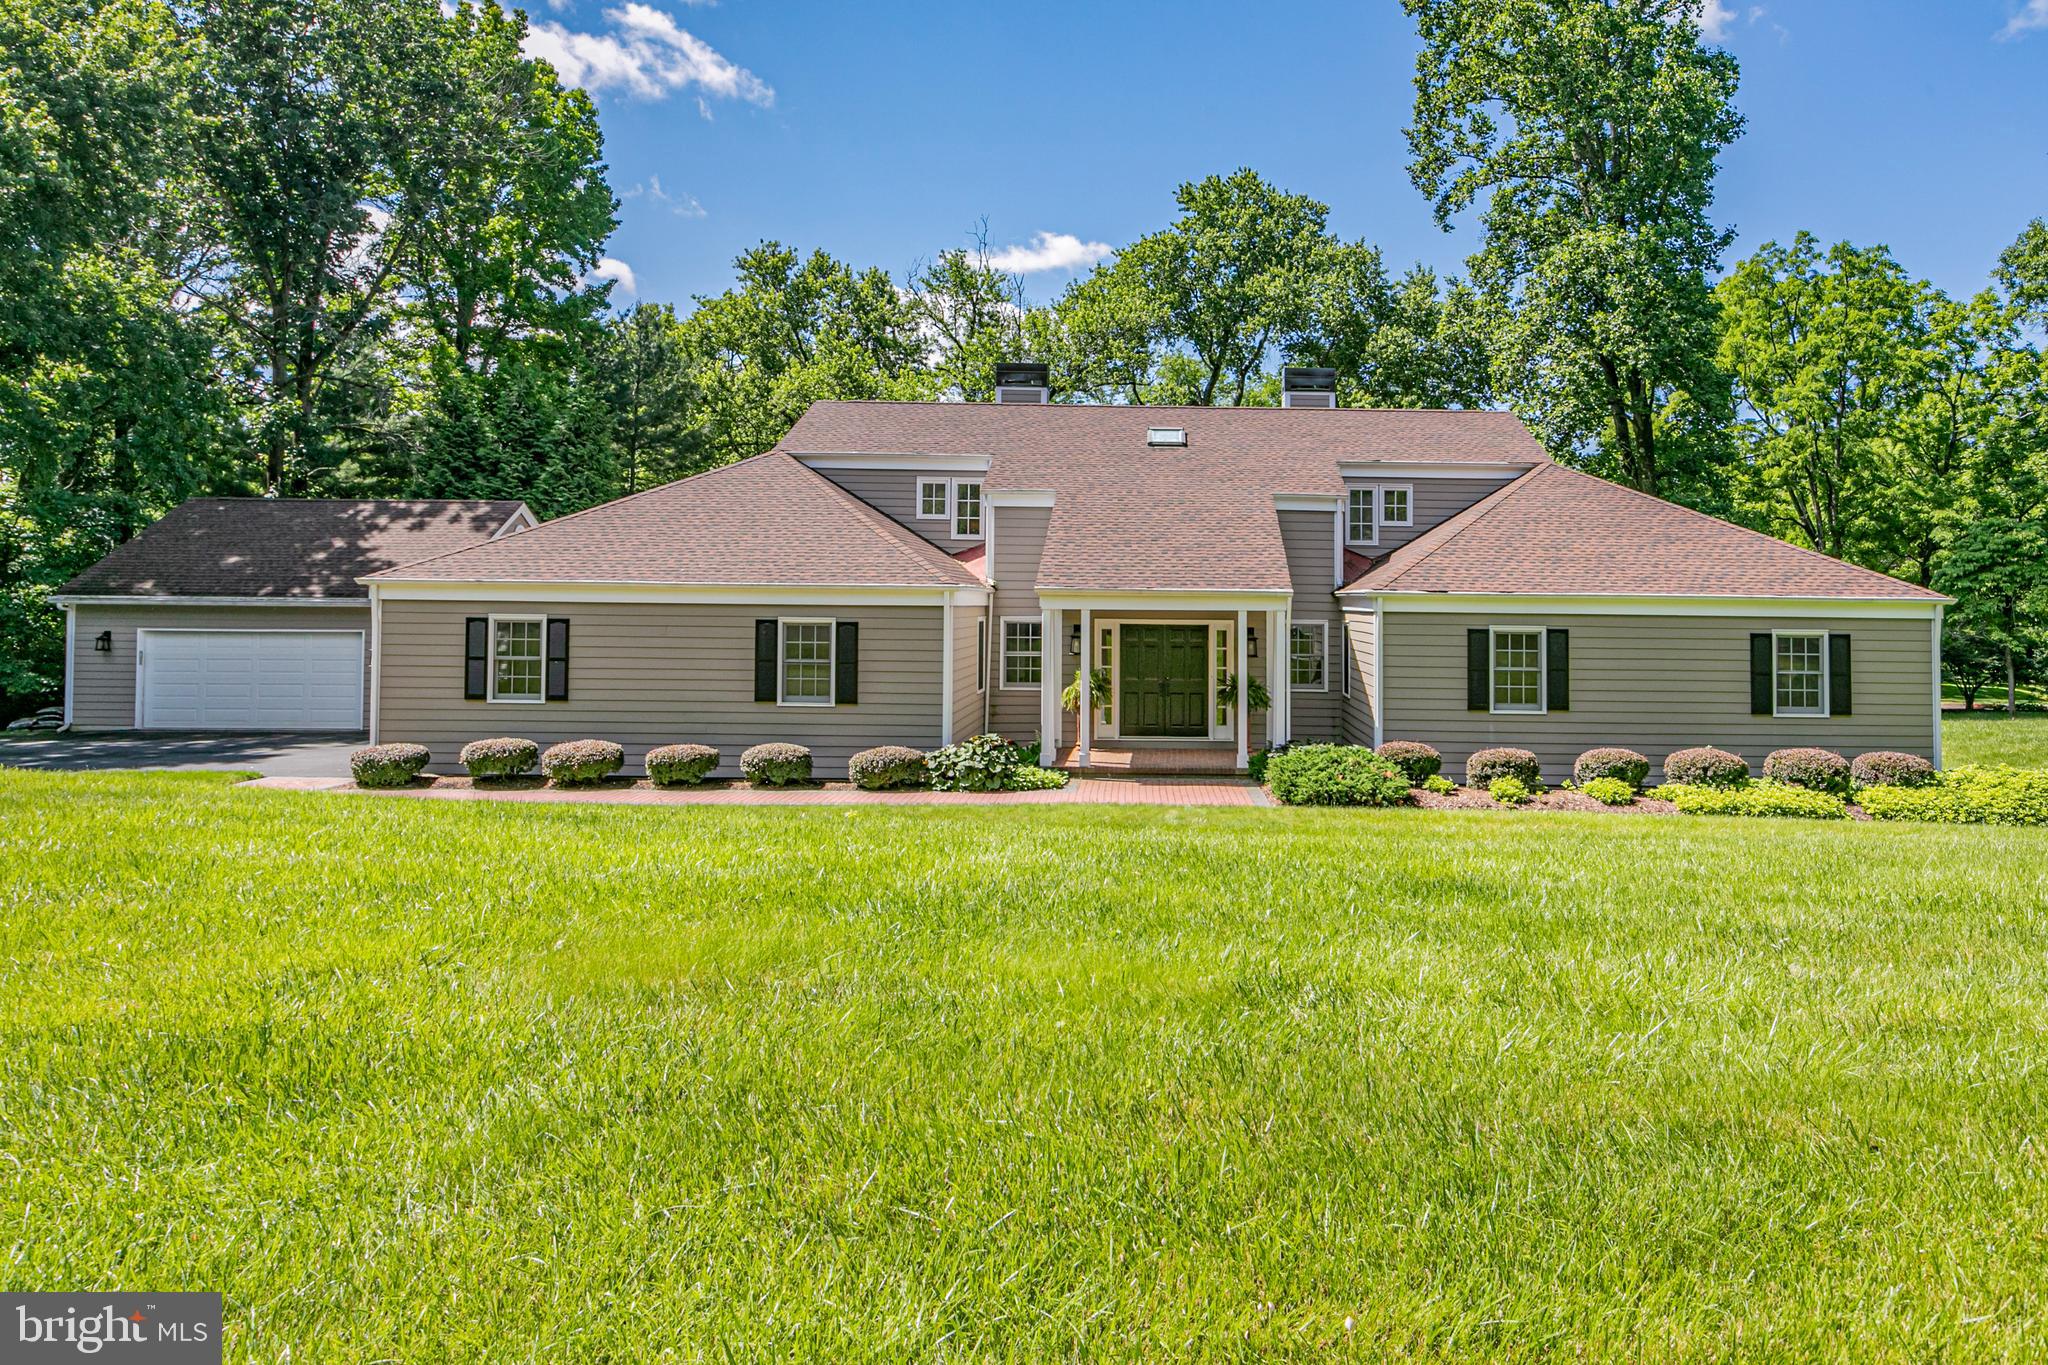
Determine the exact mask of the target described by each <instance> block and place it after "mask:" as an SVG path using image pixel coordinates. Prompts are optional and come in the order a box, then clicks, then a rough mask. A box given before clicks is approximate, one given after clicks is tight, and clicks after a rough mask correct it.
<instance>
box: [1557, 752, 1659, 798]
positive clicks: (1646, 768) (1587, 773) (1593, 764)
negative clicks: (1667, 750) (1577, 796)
mask: <svg viewBox="0 0 2048 1365" xmlns="http://www.w3.org/2000/svg"><path fill="white" fill-rule="evenodd" d="M1649 775H1650V760H1649V759H1647V758H1644V757H1643V756H1642V755H1641V754H1639V753H1637V752H1636V751H1635V750H1634V749H1588V750H1586V752H1584V753H1582V754H1580V755H1579V757H1578V759H1577V761H1575V762H1574V763H1573V764H1572V780H1573V781H1574V782H1577V783H1578V784H1579V785H1580V786H1581V787H1583V786H1585V785H1586V784H1587V783H1589V782H1598V781H1599V780H1600V779H1601V778H1603V777H1611V778H1613V779H1614V780H1615V781H1617V782H1625V783H1627V784H1628V786H1629V789H1630V790H1631V791H1640V790H1641V789H1642V786H1643V781H1644V779H1646V778H1648V777H1649ZM1594 799H1595V800H1598V799H1599V798H1597V797H1596V798H1594ZM1607 804H1608V805H1610V806H1614V805H1619V804H1621V803H1620V802H1617V801H1609V802H1608V803H1607Z"/></svg>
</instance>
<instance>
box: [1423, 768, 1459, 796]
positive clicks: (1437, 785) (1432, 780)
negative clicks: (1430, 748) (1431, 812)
mask: <svg viewBox="0 0 2048 1365" xmlns="http://www.w3.org/2000/svg"><path fill="white" fill-rule="evenodd" d="M1422 789H1423V790H1424V791H1426V792H1431V793H1433V794H1435V795H1437V796H1449V795H1450V794H1451V793H1452V792H1454V791H1456V790H1457V789H1458V784H1457V783H1455V782H1453V781H1451V779H1450V778H1448V777H1445V776H1444V775H1443V774H1442V773H1438V774H1437V775H1436V776H1434V777H1425V778H1423V779H1422Z"/></svg>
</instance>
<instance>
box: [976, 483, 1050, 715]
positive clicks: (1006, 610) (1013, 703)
mask: <svg viewBox="0 0 2048 1365" xmlns="http://www.w3.org/2000/svg"><path fill="white" fill-rule="evenodd" d="M984 515H985V516H992V517H994V521H993V523H984V524H989V525H992V526H993V528H994V531H995V540H994V542H993V543H994V549H995V556H994V562H993V563H992V564H990V565H989V571H990V573H989V576H990V579H991V580H992V582H993V583H994V586H995V591H994V593H993V595H992V597H993V601H992V609H991V613H990V614H991V616H992V618H993V619H992V620H991V622H990V625H989V635H990V643H989V654H990V657H991V658H992V659H993V660H994V662H993V663H992V664H991V665H990V669H991V671H990V673H989V686H990V691H989V710H990V716H989V728H990V729H992V730H994V731H995V732H996V733H997V734H999V735H1001V736H1002V737H1003V738H1005V739H1008V740H1014V741H1016V742H1019V743H1027V742H1029V741H1030V740H1032V739H1033V738H1035V737H1036V736H1037V734H1038V689H1037V688H1031V689H1029V690H1025V691H1019V690H1016V689H1012V688H1005V687H1002V686H1001V685H1000V684H1001V681H1002V625H1001V622H1002V619H1003V618H1004V617H1006V616H1029V617H1033V618H1036V617H1037V616H1038V614H1039V606H1038V593H1037V592H1036V591H1035V590H1034V585H1035V584H1036V583H1037V582H1038V558H1039V556H1040V555H1041V554H1043V553H1044V552H1045V530H1046V527H1047V526H1048V525H1049V524H1050V523H1051V521H1052V509H1051V508H1050V507H998V508H994V509H992V510H991V511H989V512H987V513H985V514H984Z"/></svg>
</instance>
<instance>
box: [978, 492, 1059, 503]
mask: <svg viewBox="0 0 2048 1365" xmlns="http://www.w3.org/2000/svg"><path fill="white" fill-rule="evenodd" d="M981 500H982V501H983V502H985V503H987V504H988V505H989V506H990V507H1050V506H1052V502H1053V498H1052V490H1051V489H1050V488H994V489H990V488H984V489H983V490H982V491H981Z"/></svg>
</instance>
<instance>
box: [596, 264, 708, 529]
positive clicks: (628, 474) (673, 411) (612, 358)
mask: <svg viewBox="0 0 2048 1365" xmlns="http://www.w3.org/2000/svg"><path fill="white" fill-rule="evenodd" d="M592 371H593V378H594V380H595V381H596V382H597V383H598V384H601V385H602V386H603V388H604V393H605V401H606V402H607V403H608V404H609V406H610V409H611V412H612V415H613V428H612V429H613V446H614V451H613V458H614V461H615V463H616V465H617V468H618V474H619V478H620V481H621V487H622V490H623V491H624V492H627V493H637V492H639V491H640V490H641V489H642V488H650V487H653V486H654V485H656V484H660V483H666V482H668V481H669V480H671V479H679V478H682V477H683V476H684V475H686V474H693V473H696V472H697V470H698V468H699V467H700V462H699V461H698V459H697V445H696V443H695V442H694V441H693V440H692V439H691V436H690V431H689V421H690V413H691V410H692V409H693V408H694V406H695V404H696V385H695V383H694V381H693V380H692V378H691V373H690V351H689V337H688V335H687V334H686V333H685V332H684V330H683V326H682V324H681V323H680V322H678V321H677V320H676V314H675V310H674V309H673V308H671V307H669V306H668V305H667V304H665V303H643V304H640V305H638V306H637V307H635V308H633V309H631V310H630V311H628V312H625V313H622V314H620V315H619V316H618V317H616V318H613V319H611V320H610V321H609V322H608V323H607V324H606V326H605V330H604V335H603V337H602V339H601V340H600V341H599V343H598V346H597V351H596V359H595V363H594V364H593V366H592Z"/></svg>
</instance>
